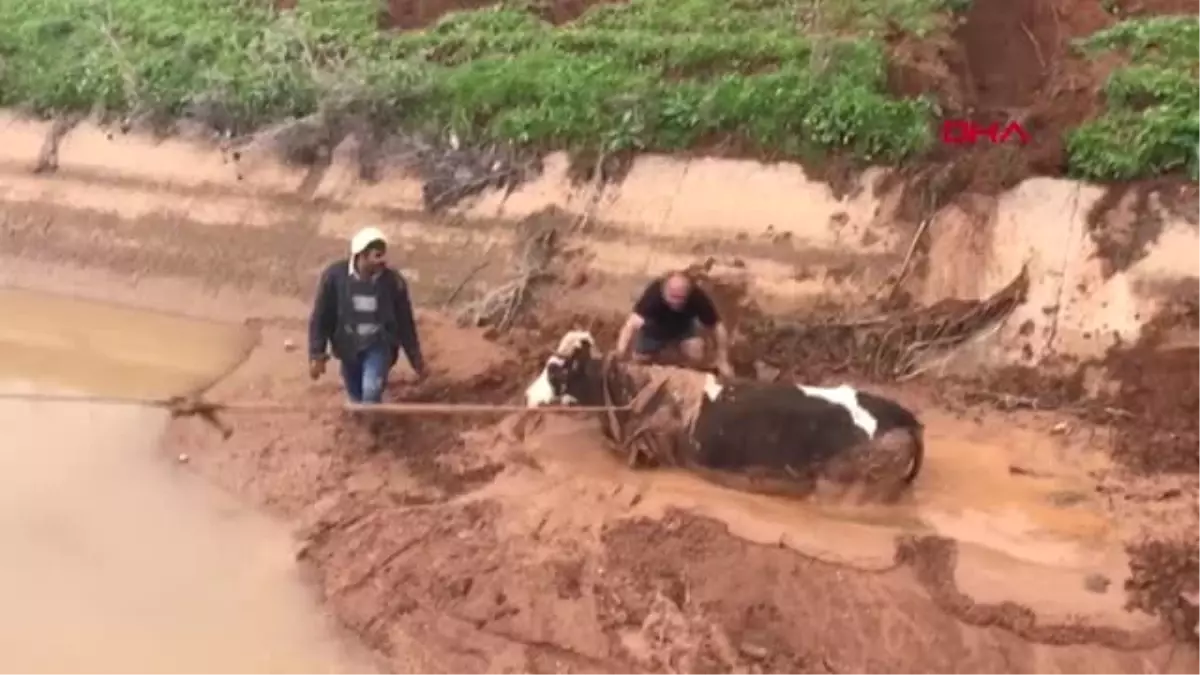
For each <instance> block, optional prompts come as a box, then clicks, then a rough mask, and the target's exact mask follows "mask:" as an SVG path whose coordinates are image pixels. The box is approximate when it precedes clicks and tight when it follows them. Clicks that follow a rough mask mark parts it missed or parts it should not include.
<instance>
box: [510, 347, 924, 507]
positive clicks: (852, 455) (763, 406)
mask: <svg viewBox="0 0 1200 675" xmlns="http://www.w3.org/2000/svg"><path fill="white" fill-rule="evenodd" d="M656 368H657V369H659V370H657V373H658V374H659V375H661V374H662V373H664V372H667V370H666V369H663V367H655V366H640V365H634V364H628V363H618V362H615V361H613V360H611V359H605V358H603V357H602V356H601V355H600V353H599V351H598V349H597V347H596V341H595V339H594V338H593V337H592V336H591V334H590V333H588V332H587V331H571V332H569V333H567V334H566V335H564V336H563V338H562V340H560V342H559V345H558V348H557V349H556V350H555V353H554V354H553V355H551V356H550V358H549V359H547V362H546V367H545V368H544V369H543V370H542V373H541V374H540V375H539V376H538V378H537V379H536V380H535V381H534V382H533V384H531V385H530V386H529V388H528V389H527V390H526V405H528V406H529V407H536V406H540V405H548V404H560V405H597V406H603V405H611V406H617V407H629V408H631V409H628V410H619V411H617V412H612V413H605V414H603V418H604V419H603V425H602V426H603V429H604V433H605V435H606V436H607V437H608V438H609V439H610V440H611V441H613V442H614V443H615V444H616V447H617V448H619V449H620V450H621V454H622V455H624V457H625V458H626V459H628V460H629V461H630V464H631V465H636V464H638V463H647V462H646V460H648V463H649V464H651V465H654V464H658V465H662V464H665V465H675V466H682V467H686V468H688V469H690V470H692V471H695V472H697V473H699V474H701V475H703V476H705V477H706V478H708V479H710V480H713V481H715V482H719V483H722V484H725V485H729V486H731V487H736V488H738V489H743V490H749V491H754V492H767V493H782V494H790V495H807V494H810V493H812V492H813V491H814V490H815V489H817V487H818V486H823V485H835V486H841V487H857V488H859V490H858V492H859V494H860V495H861V496H862V497H864V498H869V499H878V500H884V501H887V500H892V499H895V498H896V497H898V496H899V495H900V494H902V493H903V491H904V490H905V489H906V488H907V487H908V486H909V485H910V484H911V483H912V482H913V481H914V480H915V479H916V477H917V475H918V474H919V473H920V470H921V464H922V461H923V459H924V432H923V428H922V426H921V423H920V422H919V421H918V420H917V418H916V416H915V415H914V414H913V413H912V412H910V411H909V410H907V409H906V408H904V407H903V406H901V405H900V404H898V403H896V402H894V401H891V400H889V399H886V398H883V397H881V396H876V395H874V394H870V393H867V392H864V391H859V390H856V389H854V388H852V387H849V386H846V385H842V386H840V387H832V388H825V387H809V386H803V385H794V384H788V383H766V382H757V381H734V382H725V383H722V382H720V381H718V379H717V378H716V377H715V376H713V375H711V374H706V373H699V372H695V371H683V370H681V369H669V371H670V377H669V378H666V379H665V380H664V379H663V378H661V377H656V375H655V372H656V371H655V369H656ZM662 382H665V384H664V385H663V386H662V387H658V386H656V385H657V383H662ZM684 385H687V386H684ZM639 446H640V447H639ZM643 448H644V449H643Z"/></svg>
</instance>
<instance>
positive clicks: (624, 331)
mask: <svg viewBox="0 0 1200 675" xmlns="http://www.w3.org/2000/svg"><path fill="white" fill-rule="evenodd" d="M660 293H662V290H661V289H660V288H659V287H658V285H657V284H656V283H655V282H653V281H652V282H650V283H649V284H646V288H645V289H644V290H643V291H642V295H641V297H639V298H638V300H637V302H636V303H634V305H633V312H631V313H630V314H629V318H627V319H625V324H624V325H623V326H621V332H620V333H619V334H618V335H617V356H624V355H626V354H628V353H629V344H630V343H631V342H633V335H634V333H636V332H638V330H640V329H641V327H642V326H643V325H644V324H645V323H646V317H647V316H649V315H650V314H651V312H653V311H654V303H655V301H656V300H657V299H658V295H659V294H660Z"/></svg>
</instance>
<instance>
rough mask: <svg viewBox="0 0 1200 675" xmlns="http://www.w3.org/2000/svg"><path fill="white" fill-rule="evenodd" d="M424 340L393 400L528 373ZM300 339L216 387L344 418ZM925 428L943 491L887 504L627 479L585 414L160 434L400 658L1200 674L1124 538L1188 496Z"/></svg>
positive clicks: (251, 423)
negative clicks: (261, 517) (268, 514)
mask: <svg viewBox="0 0 1200 675" xmlns="http://www.w3.org/2000/svg"><path fill="white" fill-rule="evenodd" d="M426 326H427V328H426V330H427V335H429V336H430V338H429V340H428V343H429V344H430V355H429V363H430V367H431V369H432V372H433V373H434V375H433V377H432V378H431V380H430V381H429V382H427V383H425V384H422V385H419V386H418V385H413V384H410V383H407V382H403V381H402V382H398V383H396V384H395V385H393V387H392V388H391V392H390V393H391V395H392V396H394V397H395V398H397V399H402V400H413V399H415V400H424V399H428V398H441V399H449V400H459V401H461V400H508V399H510V398H511V397H515V396H516V395H517V394H519V391H520V388H521V385H522V384H523V378H525V377H529V376H530V375H531V374H532V370H533V369H536V365H537V364H536V363H528V362H524V361H522V360H520V359H517V358H515V355H514V353H513V352H511V351H509V350H507V349H506V348H504V347H502V346H500V345H497V344H495V343H494V342H492V341H489V340H487V339H486V338H484V337H483V336H482V335H481V334H480V333H477V332H471V331H463V330H461V329H457V328H454V327H452V326H450V325H449V324H447V323H445V322H444V321H438V320H436V319H430V320H429V321H427V322H426ZM294 336H295V334H294V332H292V331H290V330H287V329H269V330H268V331H267V332H266V333H265V338H264V347H263V348H262V349H260V350H258V351H256V352H255V354H254V355H253V356H252V357H251V359H250V360H249V361H247V363H246V364H244V366H243V367H242V368H241V369H239V371H238V372H237V373H235V374H234V375H233V376H231V377H230V378H228V379H226V380H225V381H223V382H222V383H220V384H219V385H217V387H215V388H214V389H213V390H212V392H211V394H212V396H214V397H217V398H230V399H235V398H236V399H239V400H257V399H264V398H265V399H270V400H295V401H301V402H325V403H328V404H332V403H334V402H336V401H337V400H338V396H339V394H338V391H337V385H336V383H335V382H332V381H322V382H320V383H319V384H317V385H315V386H313V385H310V384H309V383H308V382H307V380H306V379H305V375H304V373H303V372H301V371H302V369H300V368H298V367H296V366H297V364H295V358H294V357H293V356H291V355H289V352H287V351H286V350H285V349H283V347H282V345H283V344H284V343H285V341H286V340H288V339H294ZM907 396H910V397H911V396H918V394H915V393H911V392H910V393H909V394H907ZM909 400H910V402H911V401H913V400H920V399H919V398H918V399H909ZM927 414H928V415H930V417H929V418H928V423H929V425H930V429H931V433H932V434H933V435H932V437H931V439H930V447H931V448H936V450H935V451H934V452H935V455H934V456H933V457H931V458H930V460H929V466H930V473H929V475H928V477H927V478H928V479H927V480H924V481H922V482H921V485H919V486H918V488H917V492H916V494H914V495H913V497H912V501H911V503H907V504H905V505H901V506H900V507H898V508H896V509H894V510H888V511H871V510H869V509H868V510H865V511H864V510H857V511H856V510H854V509H849V508H848V507H844V506H839V505H836V504H830V505H825V506H819V505H818V506H813V505H807V506H806V505H799V504H795V503H789V502H781V501H776V500H772V499H769V498H765V497H757V496H752V495H740V494H737V493H731V492H729V491H726V490H723V489H720V488H716V487H712V486H709V485H707V484H704V483H702V482H699V481H697V480H695V479H693V478H691V477H689V476H683V475H676V474H669V473H668V474H656V473H652V472H647V473H630V472H629V471H628V470H627V469H625V468H624V467H622V466H619V465H617V463H616V462H615V461H614V460H612V459H611V458H610V457H609V456H608V454H607V453H606V452H605V451H604V450H603V449H602V448H601V447H600V445H599V444H598V442H597V441H598V437H597V435H596V433H595V430H594V428H593V425H592V423H590V422H586V421H578V420H554V419H548V420H545V421H544V422H543V423H542V424H540V425H536V424H529V423H527V422H521V421H520V420H519V419H509V420H497V421H491V420H472V421H469V423H468V421H459V422H458V423H455V422H454V421H451V420H428V419H418V418H408V419H404V420H402V421H397V422H395V423H394V424H392V423H389V424H387V425H386V426H385V428H384V429H383V430H382V431H381V432H380V433H378V434H372V433H371V432H369V431H368V430H367V429H366V428H365V427H364V426H363V425H362V424H361V421H358V420H355V419H353V418H350V417H346V416H344V415H342V414H341V413H336V412H332V411H331V412H329V413H327V414H319V415H317V416H316V418H315V419H303V418H297V417H296V416H294V415H293V416H281V417H259V416H239V417H236V418H234V419H235V420H236V424H237V434H236V435H235V437H234V438H232V439H231V440H230V441H228V442H227V443H223V444H222V443H218V442H217V441H216V440H215V439H214V438H213V437H212V436H211V434H210V432H209V431H207V430H206V429H204V428H203V427H200V426H198V425H196V424H192V423H190V422H181V423H180V424H179V425H177V426H176V427H175V428H173V429H172V435H171V443H172V444H173V445H172V447H173V450H172V451H174V450H178V449H182V450H184V451H191V452H193V453H194V455H195V456H196V458H197V459H196V461H195V463H194V464H195V466H196V467H197V468H198V469H199V470H200V471H202V472H203V473H204V474H206V475H208V476H210V477H212V478H214V479H215V480H217V481H220V482H223V483H225V484H229V485H232V486H235V487H236V488H237V489H238V490H239V492H240V493H242V494H244V495H246V496H248V497H250V498H252V499H254V500H256V501H258V502H260V503H265V504H269V505H271V506H272V507H273V508H274V509H276V510H277V511H278V512H280V513H282V514H286V515H289V516H291V517H294V518H296V519H297V520H298V522H300V523H301V530H300V532H301V536H302V538H303V541H304V544H303V546H302V548H301V553H300V556H301V558H302V559H303V560H304V561H306V563H307V564H309V565H311V566H312V567H313V569H314V570H315V573H316V577H317V579H318V583H319V584H320V586H321V588H322V589H323V592H324V595H325V598H326V601H327V602H329V603H330V605H331V606H332V607H333V608H334V610H335V611H336V612H337V613H338V615H339V616H340V617H341V618H342V620H343V621H345V622H346V623H347V624H348V625H349V626H350V627H351V628H352V629H354V630H355V631H356V632H358V633H359V634H361V635H363V636H364V639H365V640H366V641H367V643H368V644H369V645H370V646H372V647H373V648H375V649H377V650H379V651H380V652H381V653H383V654H386V655H388V656H390V657H391V658H393V659H394V660H395V663H396V664H397V665H396V666H395V667H397V668H408V667H411V666H412V664H413V663H417V664H420V666H421V667H422V668H427V669H430V670H434V671H450V670H454V669H459V670H463V669H465V670H486V669H496V668H509V669H517V670H528V671H532V672H551V671H555V672H561V671H564V670H567V671H572V672H574V671H596V670H600V671H618V670H621V671H628V670H643V669H648V670H652V671H665V670H675V671H684V672H698V671H706V672H712V671H714V670H715V671H720V672H727V671H750V672H845V671H847V670H854V671H858V672H876V671H889V670H890V671H896V670H902V669H903V670H911V671H916V672H961V671H962V670H963V669H971V670H979V671H985V670H986V671H992V672H1032V671H1037V672H1127V671H1130V670H1151V671H1155V672H1183V671H1186V670H1188V669H1189V668H1194V667H1195V666H1194V664H1195V654H1194V651H1192V648H1191V647H1190V646H1179V645H1178V643H1176V642H1175V639H1174V638H1173V637H1171V633H1170V631H1169V630H1168V629H1167V628H1165V627H1163V626H1162V625H1161V624H1160V623H1159V620H1158V619H1157V618H1153V617H1152V616H1151V615H1149V614H1144V613H1141V612H1139V611H1127V610H1125V609H1124V608H1123V606H1124V604H1125V602H1126V596H1125V594H1124V584H1125V579H1126V578H1127V577H1128V575H1129V566H1128V564H1129V563H1128V561H1127V560H1125V558H1124V542H1125V541H1126V540H1134V539H1136V538H1138V537H1144V536H1146V535H1147V534H1151V533H1153V534H1156V535H1157V536H1162V535H1163V528H1164V526H1165V525H1166V522H1168V521H1173V522H1172V523H1171V526H1170V527H1171V528H1173V527H1175V526H1177V525H1179V524H1180V523H1181V522H1183V520H1186V519H1187V518H1189V517H1190V516H1187V515H1185V514H1187V513H1188V511H1187V509H1188V508H1189V507H1188V505H1187V504H1188V503H1192V504H1194V500H1193V501H1192V502H1187V501H1186V500H1185V501H1184V502H1180V503H1178V504H1177V505H1175V506H1174V507H1172V508H1173V509H1177V510H1172V511H1170V513H1171V514H1172V515H1170V516H1167V517H1166V518H1165V519H1164V518H1163V517H1164V515H1165V514H1166V513H1167V512H1164V511H1161V510H1160V509H1161V508H1162V507H1163V506H1164V505H1165V504H1163V503H1161V502H1154V503H1153V504H1145V503H1140V502H1130V501H1119V502H1116V503H1114V502H1112V501H1111V500H1108V499H1106V498H1105V497H1104V496H1103V495H1102V493H1100V492H1098V491H1097V487H1098V486H1099V485H1101V484H1108V485H1112V484H1113V482H1114V481H1115V480H1117V479H1115V478H1113V477H1112V476H1110V475H1109V465H1108V463H1107V458H1106V457H1105V455H1104V453H1102V452H1099V453H1098V452H1095V451H1094V450H1091V451H1089V450H1088V447H1089V445H1091V443H1089V439H1088V434H1087V432H1086V430H1080V431H1079V432H1077V433H1072V434H1071V435H1070V436H1069V437H1067V438H1063V436H1062V435H1061V434H1059V433H1056V432H1054V431H1053V429H1054V428H1055V426H1056V425H1057V424H1058V420H1057V419H1055V418H1053V417H1052V416H1050V417H1047V416H1045V415H1041V416H1039V415H1033V414H1029V415H1021V414H1017V415H1013V416H1007V417H1005V418H1004V419H1003V421H1001V420H1000V419H994V418H992V417H990V416H989V414H988V413H986V412H985V411H982V410H974V411H971V415H970V416H967V417H966V418H965V419H960V418H958V417H957V416H954V415H951V416H943V415H941V414H939V413H938V411H936V410H929V411H928V413H927ZM972 417H974V418H977V419H972ZM496 422H499V425H498V426H497V425H496ZM464 432H465V435H460V434H463V433H464ZM943 451H944V452H945V453H946V454H944V455H943V454H940V453H941V452H943ZM1014 452H1019V453H1020V454H1012V453H1014ZM981 461H982V462H984V463H983V464H979V463H978V462H981ZM1190 489H1191V490H1193V491H1194V485H1193V486H1192V487H1191V488H1190ZM1193 521H1194V519H1193ZM1168 529H1169V528H1168ZM952 539H957V540H959V541H958V543H954V542H953V541H952ZM903 541H908V542H910V543H908V544H904V545H898V542H903ZM648 544H649V545H648ZM1142 583H1143V580H1141V579H1139V580H1138V581H1137V582H1134V583H1133V585H1132V586H1131V588H1132V587H1133V586H1139V585H1141V584H1142ZM1155 588H1156V589H1157V590H1156V591H1155V592H1156V593H1157V594H1158V597H1162V596H1163V593H1164V591H1163V590H1162V588H1163V587H1162V586H1161V585H1158V584H1155ZM881 635H883V636H886V639H884V640H880V637H879V636H881Z"/></svg>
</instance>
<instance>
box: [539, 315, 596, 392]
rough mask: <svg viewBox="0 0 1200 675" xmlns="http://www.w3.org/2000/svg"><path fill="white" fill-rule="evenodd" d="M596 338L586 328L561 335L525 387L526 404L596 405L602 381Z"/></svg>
mask: <svg viewBox="0 0 1200 675" xmlns="http://www.w3.org/2000/svg"><path fill="white" fill-rule="evenodd" d="M597 351H598V350H597V349H596V338H594V337H593V336H592V334H591V333H590V332H588V331H585V330H573V331H570V332H568V333H567V334H566V335H563V336H562V339H560V340H559V341H558V346H557V347H556V348H555V350H554V353H553V354H551V355H550V357H549V358H547V359H546V364H545V366H544V367H543V368H542V372H541V373H540V374H539V375H538V377H537V379H535V380H534V381H533V383H532V384H530V385H529V387H527V388H526V389H525V405H526V406H527V407H530V408H536V407H538V406H542V405H554V404H564V405H575V404H583V405H595V404H597V403H598V402H599V398H600V397H599V394H598V393H597V392H599V387H600V384H599V382H598V381H596V378H597V377H598V368H597V367H596V364H597V359H596V358H595V354H596V353H597Z"/></svg>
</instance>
